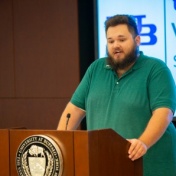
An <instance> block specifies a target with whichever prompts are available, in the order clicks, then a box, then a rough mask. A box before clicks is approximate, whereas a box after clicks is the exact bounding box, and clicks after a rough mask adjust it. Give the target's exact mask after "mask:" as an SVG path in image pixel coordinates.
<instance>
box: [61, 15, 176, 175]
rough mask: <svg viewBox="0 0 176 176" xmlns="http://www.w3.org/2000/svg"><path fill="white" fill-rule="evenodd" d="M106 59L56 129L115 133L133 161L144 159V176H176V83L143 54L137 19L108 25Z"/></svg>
mask: <svg viewBox="0 0 176 176" xmlns="http://www.w3.org/2000/svg"><path fill="white" fill-rule="evenodd" d="M105 31H106V38H107V51H108V57H106V58H101V59H98V60H96V61H94V63H92V64H91V66H90V67H89V68H88V70H87V72H86V74H85V76H84V78H83V79H82V81H81V83H80V85H79V86H78V88H77V89H76V91H75V93H74V94H73V96H72V98H71V101H70V102H69V103H68V105H67V106H66V108H65V110H64V112H63V114H62V116H61V119H60V122H59V125H58V130H64V129H65V126H66V120H67V118H66V116H67V114H68V113H70V114H71V118H70V121H69V124H68V128H67V129H68V130H74V129H76V128H77V127H78V125H79V124H80V122H81V120H82V119H83V118H84V117H85V115H86V120H87V129H88V130H94V129H101V128H112V129H113V130H115V131H116V132H117V133H119V134H120V135H121V136H123V137H124V138H126V139H127V140H128V141H129V142H130V143H131V145H130V148H129V151H128V153H129V158H130V159H131V160H132V161H134V160H136V159H138V158H140V157H142V156H144V175H145V176H175V175H176V130H175V127H174V125H173V124H172V122H171V121H172V118H173V114H174V112H175V108H176V90H175V83H174V80H173V78H172V75H171V73H170V71H169V69H168V67H167V66H166V65H165V64H164V63H163V62H162V61H161V60H159V59H156V58H153V57H148V56H145V55H143V53H142V52H139V45H140V36H139V34H138V31H137V26H136V23H135V21H134V19H133V18H132V17H131V16H128V15H115V16H113V17H111V18H109V19H108V20H107V21H106V22H105Z"/></svg>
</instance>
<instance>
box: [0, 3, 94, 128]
mask: <svg viewBox="0 0 176 176" xmlns="http://www.w3.org/2000/svg"><path fill="white" fill-rule="evenodd" d="M94 3H95V0H64V1H60V0H1V1H0V128H11V127H26V128H28V129H56V127H57V124H58V121H59V118H60V116H61V113H62V111H63V110H64V108H65V106H66V104H67V103H68V101H69V100H70V97H71V95H72V93H73V92H74V90H75V88H76V87H77V85H78V84H79V82H80V80H81V78H82V77H83V75H84V73H85V71H86V69H87V67H88V66H89V65H90V64H91V63H92V62H93V61H94V60H95V59H96V56H97V54H96V51H97V41H96V36H97V35H96V32H95V30H94V29H95V28H94V27H95V26H96V25H95V24H96V21H95V18H94V16H95V15H96V14H95V13H96V12H95V11H94V7H95V4H94ZM81 128H82V129H86V123H85V120H84V121H83V123H82V125H81Z"/></svg>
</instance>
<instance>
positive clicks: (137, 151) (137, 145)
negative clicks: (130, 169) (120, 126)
mask: <svg viewBox="0 0 176 176" xmlns="http://www.w3.org/2000/svg"><path fill="white" fill-rule="evenodd" d="M127 140H128V141H129V142H130V143H131V145H130V148H129V150H128V154H129V158H130V159H131V160H132V161H134V160H136V159H138V158H140V157H142V156H143V155H144V154H145V153H146V152H147V146H146V145H145V144H144V142H142V141H141V140H139V139H127Z"/></svg>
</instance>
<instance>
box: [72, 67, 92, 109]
mask: <svg viewBox="0 0 176 176" xmlns="http://www.w3.org/2000/svg"><path fill="white" fill-rule="evenodd" d="M91 72H92V65H91V66H89V68H88V69H87V71H86V73H85V75H84V77H83V79H82V80H81V82H80V84H79V85H78V87H77V89H76V90H75V92H74V94H73V95H72V98H71V103H73V104H74V105H75V106H77V107H79V108H81V109H83V110H86V99H87V96H88V92H89V87H90V83H91V77H92V73H91Z"/></svg>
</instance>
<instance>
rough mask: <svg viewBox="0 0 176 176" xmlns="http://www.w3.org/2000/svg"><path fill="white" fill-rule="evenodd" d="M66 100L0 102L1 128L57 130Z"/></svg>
mask: <svg viewBox="0 0 176 176" xmlns="http://www.w3.org/2000/svg"><path fill="white" fill-rule="evenodd" d="M68 101H69V99H68V98H65V99H35V100H33V99H10V100H9V99H7V100H0V109H1V114H0V117H1V118H0V128H12V127H25V128H27V129H56V128H57V125H58V122H59V118H60V116H61V112H62V111H63V109H64V108H65V106H66V104H67V102H68Z"/></svg>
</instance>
